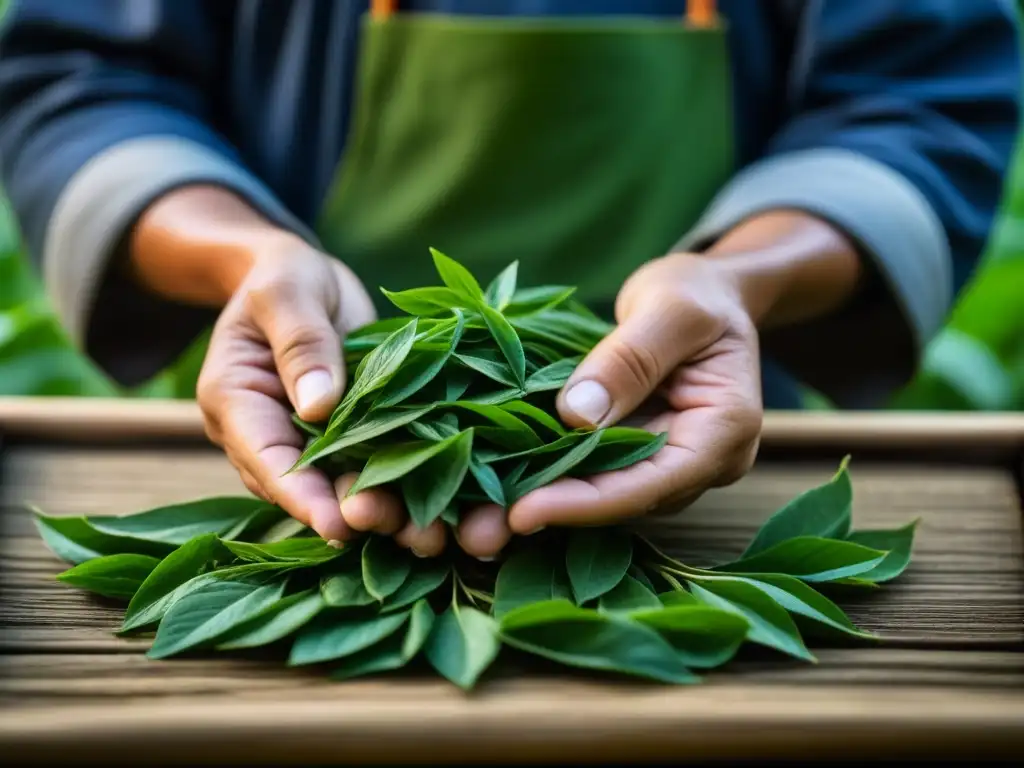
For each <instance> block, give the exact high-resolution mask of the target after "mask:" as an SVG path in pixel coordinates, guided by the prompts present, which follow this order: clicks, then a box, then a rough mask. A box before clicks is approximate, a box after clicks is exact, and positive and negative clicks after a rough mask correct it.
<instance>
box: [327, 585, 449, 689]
mask: <svg viewBox="0 0 1024 768" xmlns="http://www.w3.org/2000/svg"><path fill="white" fill-rule="evenodd" d="M434 618H435V617H434V611H433V609H431V607H430V604H429V603H428V602H427V601H426V600H420V601H419V602H417V603H416V604H415V605H414V606H413V608H412V611H411V612H410V613H409V623H408V625H407V628H406V631H405V634H404V635H402V634H401V633H398V632H396V633H395V634H392V635H389V636H388V637H386V638H384V640H382V641H381V642H379V643H377V644H376V645H374V646H371V647H369V648H366V649H365V650H362V651H357V652H356V653H354V654H352V655H351V656H347V657H345V658H344V659H342V660H341V662H340V663H339V664H338V666H337V667H335V669H334V670H333V672H332V673H331V677H333V678H334V679H335V680H349V679H351V678H353V677H360V676H362V675H370V674H375V673H377V672H387V671H390V670H393V669H400V668H402V667H404V666H405V665H406V664H408V663H409V662H410V661H411V660H412V659H413V657H415V656H416V654H418V653H419V652H420V650H421V649H422V648H423V645H424V644H425V643H426V641H427V638H428V637H429V636H430V631H431V629H432V628H433V626H434Z"/></svg>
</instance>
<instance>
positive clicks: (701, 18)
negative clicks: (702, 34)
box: [370, 0, 716, 27]
mask: <svg viewBox="0 0 1024 768" xmlns="http://www.w3.org/2000/svg"><path fill="white" fill-rule="evenodd" d="M397 6H398V0H372V2H371V4H370V13H371V14H372V15H373V17H374V18H375V19H386V18H387V17H388V16H390V15H391V14H392V13H394V12H395V11H396V10H397ZM715 16H716V13H715V0H686V21H687V22H688V23H689V24H690V25H691V26H694V27H710V26H712V25H713V24H714V23H715Z"/></svg>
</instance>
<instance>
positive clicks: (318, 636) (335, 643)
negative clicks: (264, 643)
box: [288, 611, 409, 666]
mask: <svg viewBox="0 0 1024 768" xmlns="http://www.w3.org/2000/svg"><path fill="white" fill-rule="evenodd" d="M408 620H409V611H403V612H401V613H391V614H387V615H384V616H369V617H352V616H344V615H338V614H336V613H334V612H326V611H325V612H322V613H321V614H320V615H319V616H317V618H315V619H314V620H313V621H312V622H310V623H309V624H307V625H306V626H305V627H303V628H302V629H301V630H299V634H298V635H296V637H295V643H294V645H292V651H291V654H290V655H289V656H288V664H289V666H299V665H304V664H319V663H321V662H325V661H333V660H334V659H341V658H344V657H345V656H350V655H352V654H353V653H358V652H359V651H361V650H363V649H364V648H369V647H370V646H372V645H374V644H375V643H378V642H380V641H381V640H383V639H384V638H385V637H388V636H389V635H391V634H393V633H394V632H397V631H398V629H399V628H400V627H401V626H402V625H403V624H405V623H406V622H407V621H408Z"/></svg>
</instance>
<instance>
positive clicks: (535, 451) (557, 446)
mask: <svg viewBox="0 0 1024 768" xmlns="http://www.w3.org/2000/svg"><path fill="white" fill-rule="evenodd" d="M588 434H589V433H587V432H578V431H574V432H569V433H568V434H566V435H562V436H561V437H559V438H558V439H557V440H554V441H552V442H550V443H545V444H544V445H537V446H534V447H533V448H527V449H526V450H525V451H513V452H511V453H497V452H496V453H493V454H489V455H487V456H486V457H485V461H486V462H487V463H488V464H493V463H495V462H498V461H511V460H513V459H530V460H533V459H536V458H538V457H543V456H545V455H546V454H549V453H559V452H560V451H565V450H568V449H569V448H572V447H573V446H574V445H576V444H577V443H579V442H580V441H581V440H583V439H584V438H585V437H586V436H587V435H588Z"/></svg>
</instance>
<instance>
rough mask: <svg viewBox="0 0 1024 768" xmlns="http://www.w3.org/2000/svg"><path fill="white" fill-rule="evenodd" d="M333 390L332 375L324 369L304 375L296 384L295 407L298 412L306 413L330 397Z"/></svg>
mask: <svg viewBox="0 0 1024 768" xmlns="http://www.w3.org/2000/svg"><path fill="white" fill-rule="evenodd" d="M333 390H334V381H333V380H332V379H331V374H329V373H328V372H327V371H325V370H323V369H322V368H318V369H317V370H315V371H310V372H309V373H304V374H303V375H302V376H300V377H299V380H298V381H297V382H295V400H296V403H295V405H296V406H297V407H298V410H300V411H305V410H306V409H307V408H312V407H314V406H315V405H317V404H318V403H320V402H321V401H322V400H325V399H327V398H328V397H330V396H331V393H332V391H333Z"/></svg>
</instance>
